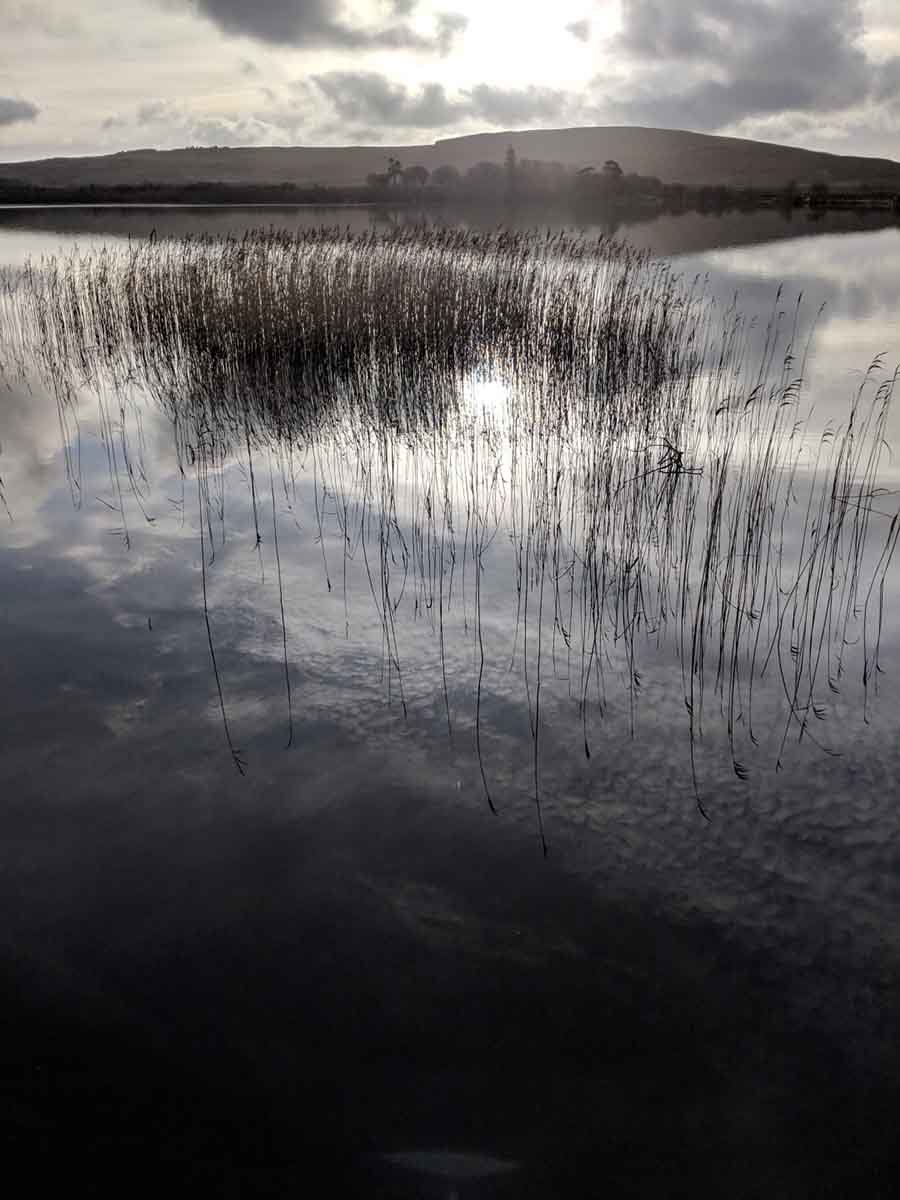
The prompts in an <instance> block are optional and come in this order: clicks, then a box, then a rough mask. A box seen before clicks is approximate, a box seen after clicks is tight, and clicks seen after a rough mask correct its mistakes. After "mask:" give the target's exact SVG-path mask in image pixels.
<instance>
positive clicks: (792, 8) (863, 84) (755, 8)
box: [606, 0, 878, 129]
mask: <svg viewBox="0 0 900 1200" xmlns="http://www.w3.org/2000/svg"><path fill="white" fill-rule="evenodd" d="M862 32H863V22H862V14H861V10H860V4H859V2H858V0H803V2H802V3H793V2H791V3H784V2H783V0H695V2H694V3H693V4H692V5H691V6H690V8H689V9H688V8H686V7H684V6H682V5H678V6H676V5H674V4H672V3H670V0H623V5H622V29H621V31H620V33H619V34H618V36H617V37H616V38H615V39H614V43H613V49H614V51H615V52H616V53H617V54H618V55H619V56H621V57H623V58H624V59H625V60H626V61H627V62H628V64H629V66H630V67H631V71H630V74H629V77H628V79H627V80H625V81H622V82H619V83H618V84H616V85H615V86H614V87H611V88H610V89H609V90H608V93H607V97H606V99H607V102H608V103H609V105H610V107H611V108H612V109H613V110H614V111H615V113H616V115H617V116H618V117H619V118H620V119H622V120H625V121H634V122H638V123H654V122H657V121H664V122H665V124H667V125H689V126H691V127H693V128H712V129H715V128H719V127H720V126H723V125H727V124H730V123H733V122H736V121H740V120H742V119H744V118H747V117H762V116H768V115H770V114H772V113H780V112H799V111H802V112H837V111H840V110H841V109H846V108H850V107H853V106H854V105H857V104H860V103H863V102H864V101H865V100H866V99H868V97H869V96H870V94H871V93H872V89H873V85H874V83H875V80H876V78H877V74H878V72H877V69H876V68H875V67H874V65H873V64H872V63H871V62H870V61H869V60H868V58H867V56H866V54H865V52H864V51H863V49H862V48H861V46H860V44H859V38H860V35H861V34H862ZM673 75H675V77H677V78H679V86H677V87H674V88H673V87H672V79H673Z"/></svg>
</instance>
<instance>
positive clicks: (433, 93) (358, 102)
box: [301, 71, 575, 129]
mask: <svg viewBox="0 0 900 1200" xmlns="http://www.w3.org/2000/svg"><path fill="white" fill-rule="evenodd" d="M312 82H313V83H314V84H315V86H316V87H317V88H318V90H319V92H320V94H321V96H323V97H324V98H325V100H326V101H328V103H329V104H330V105H331V107H332V109H333V111H334V114H335V115H336V116H337V117H338V118H339V119H340V120H341V121H345V122H348V123H360V122H363V123H366V122H370V121H373V122H374V121H377V122H378V123H380V124H381V125H382V126H384V127H387V128H394V129H435V128H441V127H447V126H449V125H457V124H459V123H460V122H461V121H465V120H480V121H485V122H487V123H488V124H491V125H514V124H523V123H526V122H529V121H546V120H555V119H557V118H559V117H560V116H562V115H563V114H564V113H565V112H567V111H569V110H570V109H571V106H572V105H573V104H575V101H574V99H573V98H572V97H570V96H568V95H567V93H565V92H562V91H557V90H556V89H553V88H540V87H527V88H498V87H493V86H492V85H491V84H487V83H480V84H477V85H476V86H475V87H473V88H471V89H470V90H468V91H461V92H460V93H459V94H458V95H456V96H450V95H448V93H447V91H446V90H445V89H444V87H443V86H442V85H441V84H439V83H425V84H423V85H422V86H421V87H419V88H417V89H411V88H406V87H404V86H403V85H402V84H399V83H394V82H393V81H392V80H390V79H388V78H387V76H386V75H382V74H381V73H379V72H377V71H329V72H327V73H325V74H322V75H314V76H313V77H312ZM301 87H302V85H301Z"/></svg>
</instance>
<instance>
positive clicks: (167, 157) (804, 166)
mask: <svg viewBox="0 0 900 1200" xmlns="http://www.w3.org/2000/svg"><path fill="white" fill-rule="evenodd" d="M509 145H512V146H513V147H514V148H515V150H516V153H517V154H518V156H519V157H520V158H533V159H544V160H547V161H557V162H561V163H564V164H566V165H568V166H571V167H573V168H578V167H583V166H588V165H594V166H598V165H600V164H602V163H603V162H604V160H606V159H608V158H614V159H616V160H617V161H618V162H619V163H621V165H622V167H623V169H624V170H625V171H626V172H631V171H636V172H637V173H639V174H641V175H656V176H658V177H659V178H660V179H662V180H663V181H664V182H667V183H672V182H680V183H684V184H688V185H701V184H725V185H729V186H732V187H743V186H754V187H758V188H762V189H773V190H774V189H777V188H780V187H783V186H784V185H785V184H786V183H788V182H789V181H790V180H795V181H796V182H797V183H798V184H799V185H801V186H803V185H808V184H810V183H812V182H813V181H814V180H816V179H825V180H827V181H828V183H829V184H830V185H831V186H832V187H835V188H838V189H845V190H847V189H854V188H859V187H865V188H875V189H879V190H890V191H897V192H900V163H896V162H893V161H892V160H890V159H879V158H856V157H850V156H845V155H836V154H823V153H821V152H819V151H813V150H798V149H796V148H794V147H790V146H779V145H775V144H772V143H768V142H754V141H748V140H745V139H741V138H724V137H714V136H712V135H709V134H701V133H688V132H685V131H682V130H671V129H642V128H635V127H588V128H578V129H543V130H528V131H519V132H507V133H481V134H474V135H470V136H467V137H456V138H447V139H443V140H441V141H438V142H435V143H433V144H432V145H415V146H346V147H301V146H298V147H290V148H286V149H283V148H276V147H262V148H253V149H246V148H240V149H227V148H212V149H197V148H190V149H183V150H129V151H124V152H121V153H118V154H108V155H98V156H96V157H89V158H50V159H42V160H39V161H36V162H15V163H0V179H16V180H21V181H24V182H27V183H31V184H36V185H43V186H58V187H81V186H86V185H90V184H96V185H98V186H99V185H102V186H110V185H117V184H118V185H122V184H144V183H158V184H163V183H166V184H176V183H177V184H185V183H193V182H198V183H200V182H207V183H234V184H241V183H296V184H299V185H307V186H308V185H311V184H322V185H324V186H347V185H351V184H357V183H363V182H364V181H365V178H366V176H367V175H368V174H369V173H370V172H373V171H383V170H384V169H385V166H386V163H387V159H388V157H389V156H391V155H394V156H396V157H397V158H399V159H400V160H401V162H402V163H403V164H404V165H411V164H413V163H421V164H422V165H423V166H425V167H427V168H428V169H429V170H434V168H435V167H438V166H440V165H441V164H442V163H449V164H452V165H453V166H456V167H458V168H459V169H460V170H463V171H464V170H466V169H467V168H468V167H470V166H472V165H473V164H474V163H476V162H479V161H482V160H488V161H493V162H502V161H503V156H504V154H505V152H506V148H507V146H509Z"/></svg>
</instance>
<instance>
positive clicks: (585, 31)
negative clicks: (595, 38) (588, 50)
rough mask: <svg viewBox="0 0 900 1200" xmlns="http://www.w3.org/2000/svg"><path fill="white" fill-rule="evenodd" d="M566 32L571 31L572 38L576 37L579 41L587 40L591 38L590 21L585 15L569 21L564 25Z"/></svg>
mask: <svg viewBox="0 0 900 1200" xmlns="http://www.w3.org/2000/svg"><path fill="white" fill-rule="evenodd" d="M566 33H571V35H572V37H573V38H577V39H578V41H579V42H589V41H590V40H591V23H590V21H589V20H588V19H587V17H582V18H581V20H580V21H570V22H569V24H568V25H567V26H566Z"/></svg>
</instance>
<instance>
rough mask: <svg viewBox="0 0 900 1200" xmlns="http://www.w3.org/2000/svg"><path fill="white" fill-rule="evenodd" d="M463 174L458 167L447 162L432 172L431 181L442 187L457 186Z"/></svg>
mask: <svg viewBox="0 0 900 1200" xmlns="http://www.w3.org/2000/svg"><path fill="white" fill-rule="evenodd" d="M461 178H462V177H461V175H460V173H459V171H458V170H457V169H456V167H454V166H451V165H450V164H445V165H444V166H441V167H436V168H435V169H434V170H433V171H432V173H431V182H432V183H433V184H434V185H435V186H436V187H440V188H447V189H450V188H455V187H457V186H458V184H459V181H460V179H461Z"/></svg>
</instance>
